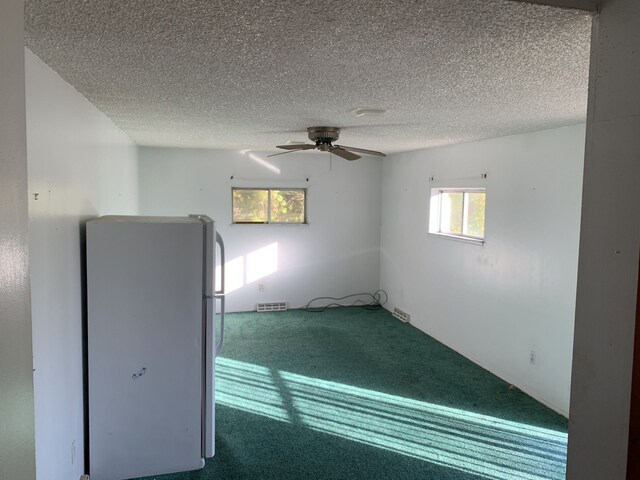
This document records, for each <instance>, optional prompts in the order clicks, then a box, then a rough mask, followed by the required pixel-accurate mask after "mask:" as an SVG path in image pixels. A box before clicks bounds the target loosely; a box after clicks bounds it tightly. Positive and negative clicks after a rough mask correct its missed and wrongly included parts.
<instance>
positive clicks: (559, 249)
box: [380, 125, 585, 415]
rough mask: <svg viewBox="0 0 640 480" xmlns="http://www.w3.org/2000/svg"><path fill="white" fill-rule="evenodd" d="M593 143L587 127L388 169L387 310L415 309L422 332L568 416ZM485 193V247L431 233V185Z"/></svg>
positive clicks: (455, 150)
mask: <svg viewBox="0 0 640 480" xmlns="http://www.w3.org/2000/svg"><path fill="white" fill-rule="evenodd" d="M584 135H585V127H584V125H579V126H571V127H565V128H561V129H555V130H548V131H542V132H536V133H530V134H526V135H515V136H509V137H503V138H497V139H492V140H485V141H480V142H473V143H467V144H462V145H457V146H451V147H444V148H435V149H430V150H423V151H417V152H410V153H405V154H398V155H394V156H393V157H392V158H389V159H386V160H385V161H384V164H383V198H382V204H383V207H382V238H381V274H380V286H381V288H383V289H384V290H386V291H387V292H388V293H389V298H390V301H389V304H388V307H389V308H390V309H392V308H393V307H394V306H398V307H401V308H403V309H405V310H407V311H408V312H409V313H410V314H411V322H412V323H413V324H414V325H415V326H416V327H418V328H419V329H421V330H423V331H425V332H426V333H428V334H429V335H432V336H433V337H435V338H437V339H438V340H440V341H442V342H443V343H445V344H446V345H449V346H450V347H452V348H453V349H455V350H457V351H458V352H460V353H462V354H463V355H465V356H467V357H468V358H470V359H472V360H473V361H474V362H476V363H478V364H480V365H482V366H483V367H485V368H486V369H488V370H489V371H491V372H493V373H495V374H496V375H498V376H500V377H501V378H503V379H505V380H507V381H508V382H510V383H513V384H515V385H516V386H518V387H519V388H521V389H522V390H524V391H526V392H527V393H529V394H530V395H532V396H533V397H535V398H537V399H539V400H540V401H542V402H544V403H545V404H547V405H549V406H551V407H552V408H554V409H556V410H558V411H559V412H562V413H564V414H565V415H566V414H567V413H568V411H569V382H570V372H571V352H572V340H573V319H574V306H575V289H576V275H577V273H576V272H577V256H578V231H579V223H580V192H581V188H582V165H583V157H584ZM482 173H487V174H488V177H487V179H486V180H482V179H481V178H480V176H481V174H482ZM431 176H433V177H434V181H433V182H429V177H431ZM479 186H485V187H486V189H487V206H486V233H485V234H486V237H485V238H486V243H485V245H484V246H480V245H474V244H468V243H463V242H460V241H455V240H450V239H444V238H441V237H436V236H433V235H428V234H427V231H428V215H429V196H430V189H431V188H432V187H479ZM532 349H533V350H535V352H536V357H537V359H536V364H535V365H531V364H530V361H529V354H530V351H531V350H532Z"/></svg>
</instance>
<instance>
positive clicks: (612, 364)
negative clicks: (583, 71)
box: [567, 0, 640, 480]
mask: <svg viewBox="0 0 640 480" xmlns="http://www.w3.org/2000/svg"><path fill="white" fill-rule="evenodd" d="M594 25H595V26H594V36H593V40H592V44H593V50H592V58H591V74H590V86H589V111H588V116H587V137H586V155H585V169H584V186H583V198H582V227H581V236H580V258H579V263H578V289H577V301H576V322H575V336H574V355H573V372H572V387H571V417H570V420H569V459H568V465H567V478H568V479H571V480H584V479H589V480H600V479H602V480H622V479H624V478H625V477H626V465H627V441H628V433H629V408H630V395H631V370H632V361H633V338H634V329H635V314H636V292H637V290H636V288H637V279H638V253H639V252H638V249H639V248H640V201H639V199H638V194H639V193H640V29H639V28H638V25H640V2H638V0H603V1H602V2H601V11H600V15H599V19H597V21H596V22H594Z"/></svg>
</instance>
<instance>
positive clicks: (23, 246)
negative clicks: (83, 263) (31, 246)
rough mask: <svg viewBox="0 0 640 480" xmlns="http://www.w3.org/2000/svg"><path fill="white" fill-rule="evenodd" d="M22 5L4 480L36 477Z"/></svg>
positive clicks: (8, 37)
mask: <svg viewBox="0 0 640 480" xmlns="http://www.w3.org/2000/svg"><path fill="white" fill-rule="evenodd" d="M23 9H24V3H23V1H22V0H7V1H5V2H3V3H2V15H0V478H1V479H20V480H30V479H33V478H34V477H35V461H34V434H33V377H32V373H31V372H32V363H31V317H30V314H29V300H30V297H29V251H28V248H27V153H26V141H25V109H24V56H23V44H24V29H23Z"/></svg>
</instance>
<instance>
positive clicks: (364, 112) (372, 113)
mask: <svg viewBox="0 0 640 480" xmlns="http://www.w3.org/2000/svg"><path fill="white" fill-rule="evenodd" d="M385 113H387V110H386V109H384V108H358V109H356V110H354V111H353V114H354V115H355V116H356V117H376V116H380V115H384V114H385Z"/></svg>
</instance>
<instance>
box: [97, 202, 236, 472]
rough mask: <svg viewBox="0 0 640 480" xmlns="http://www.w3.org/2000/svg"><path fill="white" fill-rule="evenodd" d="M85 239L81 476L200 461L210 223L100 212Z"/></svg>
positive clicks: (212, 334) (212, 350) (210, 420)
mask: <svg viewBox="0 0 640 480" xmlns="http://www.w3.org/2000/svg"><path fill="white" fill-rule="evenodd" d="M86 242H87V243H86V255H87V257H86V260H87V327H86V328H87V331H86V334H87V344H86V348H87V371H88V375H87V378H88V381H87V382H88V385H87V387H86V390H87V393H88V402H87V408H88V424H89V425H88V431H89V473H90V477H91V480H121V479H128V478H134V477H143V476H150V475H157V474H163V473H173V472H180V471H186V470H195V469H198V468H202V467H203V466H204V461H205V458H210V457H212V456H213V455H214V448H215V445H214V439H215V397H214V392H215V357H216V355H217V354H218V353H219V351H220V349H221V347H222V333H221V334H220V335H219V337H220V338H218V339H217V341H216V316H217V315H216V304H217V303H219V304H220V312H219V313H220V314H219V317H220V327H219V330H220V332H223V331H224V293H223V292H224V243H223V241H222V238H221V237H220V235H219V234H217V233H216V229H215V223H214V222H213V221H212V220H211V219H210V218H208V217H207V216H204V215H191V216H189V217H133V216H105V217H99V218H97V219H94V220H90V221H88V222H87V229H86ZM216 244H218V245H219V251H220V258H219V265H220V271H221V274H220V288H219V289H216V286H215V271H216V251H217V250H218V249H217V248H216Z"/></svg>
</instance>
